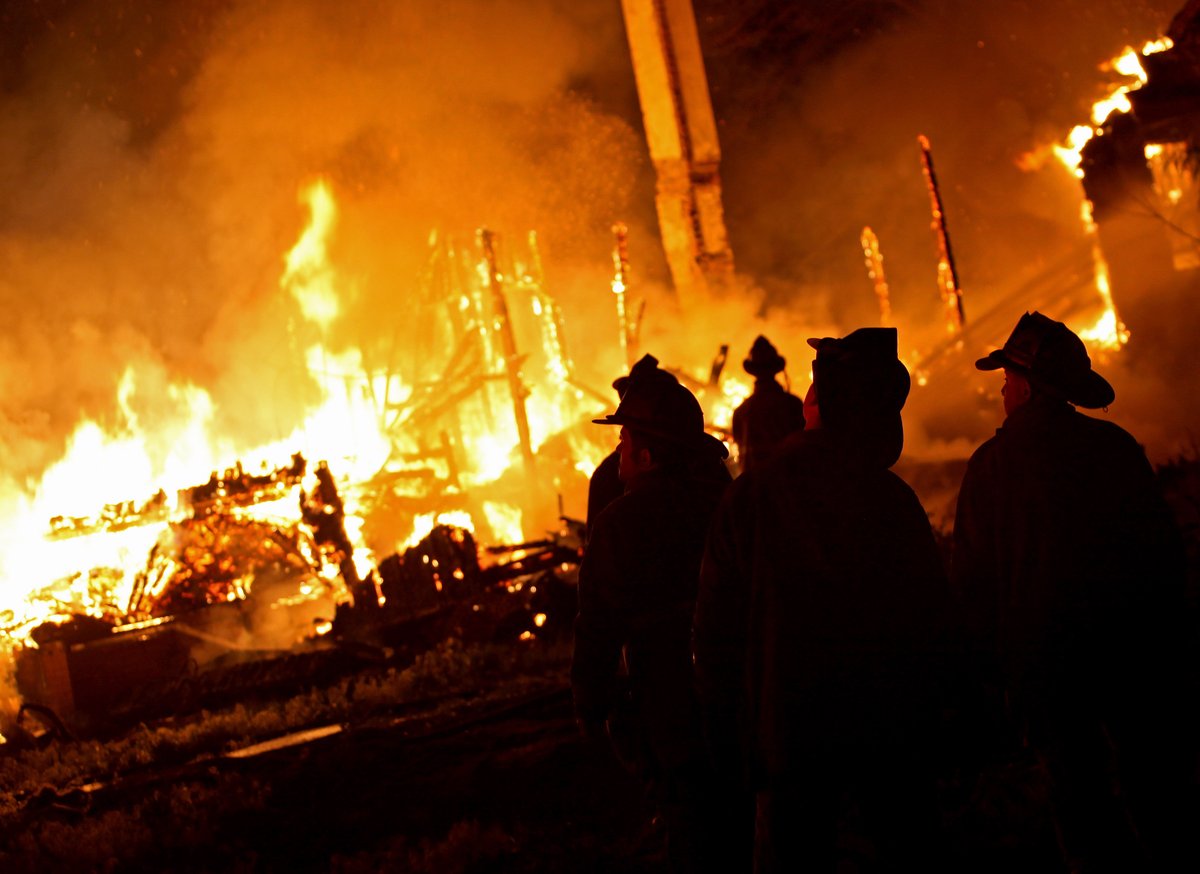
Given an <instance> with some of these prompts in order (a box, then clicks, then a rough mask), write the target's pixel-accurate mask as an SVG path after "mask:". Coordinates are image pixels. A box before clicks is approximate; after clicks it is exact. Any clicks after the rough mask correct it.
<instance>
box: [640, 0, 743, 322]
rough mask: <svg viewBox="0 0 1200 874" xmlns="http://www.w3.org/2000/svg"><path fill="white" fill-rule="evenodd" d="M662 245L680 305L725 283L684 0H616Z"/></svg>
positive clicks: (716, 189)
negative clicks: (651, 173)
mask: <svg viewBox="0 0 1200 874" xmlns="http://www.w3.org/2000/svg"><path fill="white" fill-rule="evenodd" d="M621 9H622V12H623V14H624V17H625V32H626V35H627V36H628V38H629V53H630V57H631V59H632V61H633V73H634V79H635V81H636V84H637V91H638V102H639V103H640V104H641V107H642V121H643V123H644V128H645V132H646V144H647V146H648V147H649V150H650V158H651V160H652V161H653V162H654V168H655V172H656V174H657V177H658V184H657V188H656V193H655V197H654V201H655V206H656V207H657V210H658V225H659V230H660V232H661V234H662V243H663V251H664V253H665V254H666V256H667V266H668V267H669V268H670V271H671V278H672V280H673V281H674V284H675V293H676V294H677V295H678V296H679V301H680V303H681V304H682V305H683V306H684V307H685V308H687V307H689V306H692V305H695V304H696V303H701V302H703V301H705V300H706V299H708V298H711V297H713V296H715V295H717V294H720V293H721V292H722V291H724V290H725V289H727V288H728V287H729V286H730V284H731V282H732V280H733V250H732V249H731V248H730V246H729V236H728V234H727V232H726V229H725V213H724V208H723V206H722V204H721V177H720V172H719V171H720V164H721V147H720V143H719V142H718V139H717V122H716V118H715V116H714V115H713V108H712V100H711V99H710V97H709V93H708V78H707V75H706V74H705V71H704V56H703V55H702V53H701V51H700V36H699V32H698V30H697V27H696V13H695V10H694V9H693V8H692V0H621Z"/></svg>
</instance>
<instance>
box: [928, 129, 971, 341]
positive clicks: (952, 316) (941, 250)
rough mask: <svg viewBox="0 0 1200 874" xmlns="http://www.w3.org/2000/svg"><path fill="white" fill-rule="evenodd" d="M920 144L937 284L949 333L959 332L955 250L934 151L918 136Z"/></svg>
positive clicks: (961, 315) (961, 317)
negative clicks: (934, 240) (935, 245)
mask: <svg viewBox="0 0 1200 874" xmlns="http://www.w3.org/2000/svg"><path fill="white" fill-rule="evenodd" d="M917 144H918V145H919V146H920V147H921V169H922V170H924V172H925V184H926V185H927V186H928V187H929V208H930V211H931V212H932V213H933V224H932V227H933V232H934V234H935V235H936V236H937V242H938V288H940V289H941V292H942V301H943V302H944V303H945V305H946V313H947V316H948V322H949V329H950V332H951V333H962V329H963V328H964V327H965V326H966V323H967V318H966V315H965V314H964V313H963V300H962V298H963V295H962V286H960V285H959V284H958V270H957V269H956V268H955V266H954V253H953V252H952V251H951V249H950V231H949V230H948V229H947V227H946V211H945V208H944V207H943V206H942V192H941V189H940V188H938V181H937V174H936V173H935V172H934V170H933V153H932V152H931V151H930V149H929V140H928V139H927V138H926V137H924V136H919V137H917Z"/></svg>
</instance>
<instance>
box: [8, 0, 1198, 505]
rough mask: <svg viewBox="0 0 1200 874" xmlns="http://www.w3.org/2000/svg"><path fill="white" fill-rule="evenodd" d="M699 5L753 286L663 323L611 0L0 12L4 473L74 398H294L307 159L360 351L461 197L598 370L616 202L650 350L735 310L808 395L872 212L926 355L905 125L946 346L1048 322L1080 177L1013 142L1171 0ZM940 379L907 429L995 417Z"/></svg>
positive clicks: (648, 210)
mask: <svg viewBox="0 0 1200 874" xmlns="http://www.w3.org/2000/svg"><path fill="white" fill-rule="evenodd" d="M43 7H45V8H43ZM696 7H697V13H698V17H699V20H700V30H701V37H702V40H704V43H705V50H706V55H707V59H708V65H709V75H710V79H711V82H712V91H713V99H714V104H715V108H716V111H717V115H718V117H719V119H720V121H721V132H722V136H723V143H722V144H723V150H724V153H725V156H726V157H725V163H724V165H723V179H724V185H725V196H726V206H727V219H728V224H729V228H730V234H731V239H732V243H733V247H734V252H735V257H736V258H737V263H738V269H739V273H740V274H741V276H742V277H743V278H744V283H745V288H746V290H745V292H744V293H743V294H741V295H739V296H738V298H737V299H736V300H734V301H727V302H726V303H724V304H723V305H722V306H721V308H720V309H719V310H714V311H710V312H709V313H707V314H703V315H701V316H696V315H695V314H690V319H689V321H688V322H687V323H686V330H680V328H679V325H680V323H679V322H677V321H675V320H674V316H675V314H674V313H673V312H672V310H671V307H670V304H669V303H668V302H667V301H666V299H665V297H664V295H662V294H660V293H658V292H657V291H656V289H661V287H663V286H665V283H666V274H665V268H664V263H663V260H662V256H661V253H660V252H659V251H658V250H657V229H656V227H655V225H654V213H653V205H652V196H653V173H652V168H651V167H650V166H649V161H648V158H647V157H646V155H645V146H644V144H643V142H642V140H641V134H640V119H639V118H638V115H637V106H636V101H635V98H634V86H633V76H632V71H631V70H630V67H629V59H628V51H627V48H626V46H625V42H624V32H623V23H622V21H621V18H620V10H619V6H618V4H616V3H615V2H610V0H603V2H602V0H587V2H578V0H464V2H457V3H454V4H451V5H447V4H444V3H436V2H433V0H412V2H405V3H388V2H383V0H347V2H344V3H340V4H336V5H331V4H327V3H320V2H316V0H312V2H292V0H288V2H284V0H278V2H265V3H262V2H256V3H249V2H237V0H206V2H200V3H169V4H162V3H157V2H151V0H125V2H121V3H98V2H70V0H61V2H58V3H56V4H38V5H33V6H30V7H28V8H22V9H20V10H6V11H5V12H3V13H0V15H3V16H4V21H3V24H4V33H5V36H4V39H5V41H6V44H5V46H4V53H3V58H4V60H3V66H2V67H0V76H2V78H0V119H2V121H0V123H2V124H3V127H4V136H3V138H0V191H3V192H4V196H3V198H0V264H3V270H0V304H2V305H3V309H4V312H5V316H6V328H7V330H6V331H5V332H4V335H3V336H2V337H0V450H2V451H3V453H4V457H5V471H4V474H3V476H4V477H5V478H6V479H7V481H8V483H7V484H8V486H9V487H11V488H21V487H25V486H27V485H29V484H30V483H33V482H36V479H37V477H38V475H39V474H40V472H41V471H42V470H43V469H44V468H45V467H46V465H47V464H48V463H50V462H52V461H53V460H54V459H55V458H57V457H58V456H59V455H60V454H61V452H62V449H63V446H64V441H65V440H66V438H67V436H68V435H69V434H70V433H71V432H72V430H73V429H74V428H75V426H76V425H77V423H78V422H79V421H80V420H82V419H84V418H91V419H94V420H97V421H99V422H100V423H101V424H102V425H112V426H117V427H119V426H120V424H121V421H122V419H121V417H122V415H127V414H128V411H129V410H130V409H132V410H133V411H134V412H136V414H137V416H138V419H139V422H141V423H142V424H151V425H152V424H153V422H154V421H155V419H156V418H159V419H162V420H163V421H168V420H169V419H170V418H171V415H172V405H173V404H177V403H179V400H178V398H177V397H175V396H173V395H172V394H171V393H170V392H169V391H167V387H168V386H169V385H170V384H172V383H176V382H180V381H185V382H190V383H192V384H195V385H197V386H200V387H202V388H204V389H205V390H206V391H208V392H209V393H210V394H211V396H212V399H213V404H214V412H213V420H214V422H215V423H218V424H217V425H215V426H214V427H216V428H219V430H220V431H221V432H222V433H223V435H224V436H225V437H226V438H227V439H228V440H229V441H230V445H231V448H232V449H233V450H236V448H237V447H238V446H249V445H253V444H255V443H259V442H262V441H264V440H267V439H271V438H273V437H277V436H281V435H284V434H287V433H288V432H289V431H290V429H291V427H292V426H293V425H294V424H295V423H296V422H297V421H298V420H299V419H300V418H301V417H302V416H303V414H304V412H305V405H306V403H307V402H308V401H310V400H311V399H312V398H313V397H314V386H313V385H312V383H311V381H310V378H309V375H308V372H307V369H306V367H305V366H304V360H303V352H304V349H305V348H306V347H307V345H308V343H309V340H310V339H311V337H309V336H307V335H306V332H311V330H312V329H311V328H309V327H306V326H305V324H304V323H303V320H302V319H300V318H299V317H298V313H297V309H296V305H295V302H294V301H292V300H291V299H290V298H289V297H288V296H287V295H286V294H285V293H283V292H282V291H281V290H280V287H279V277H280V274H281V272H282V267H283V263H282V256H283V253H285V252H286V251H287V250H288V248H289V247H290V246H291V245H292V243H293V242H294V241H295V239H296V237H297V235H298V233H299V231H300V229H301V228H302V227H303V225H304V223H305V222H306V220H307V212H306V209H305V207H304V206H303V205H302V204H301V203H300V202H299V201H298V199H297V193H298V190H299V189H300V187H301V186H302V185H303V184H304V183H305V182H306V181H309V180H311V179H313V178H315V177H317V176H318V175H324V176H325V177H327V178H329V179H330V180H331V181H332V184H333V186H334V189H335V192H336V195H337V197H338V203H339V206H340V209H341V214H340V223H339V225H338V228H337V232H336V234H335V237H334V239H333V242H332V245H333V251H331V258H332V260H333V261H334V262H335V263H336V264H337V266H338V269H339V272H340V275H341V277H342V279H343V284H342V287H341V289H340V290H341V293H342V303H343V314H342V316H341V318H340V319H339V320H338V321H337V322H336V323H335V324H334V325H333V327H332V335H331V336H328V337H326V338H325V339H326V341H327V342H328V343H329V344H330V345H331V346H332V347H334V348H336V347H338V346H339V345H354V346H358V347H361V348H362V350H363V353H364V356H366V358H367V362H366V363H367V364H368V365H369V366H370V365H378V364H380V363H383V362H389V361H394V360H395V358H394V356H395V350H396V348H397V346H399V347H400V348H401V349H404V348H405V347H406V342H407V339H408V337H407V335H406V334H405V331H406V330H412V322H411V319H409V318H407V316H408V315H409V314H410V313H411V312H412V310H413V307H414V306H415V300H416V299H417V298H418V297H419V295H420V293H421V291H420V280H419V276H420V273H421V269H422V267H423V266H424V264H425V263H426V259H427V257H428V247H427V242H426V241H427V238H428V235H429V232H430V231H431V230H432V229H435V228H436V229H439V230H440V232H442V233H444V234H454V235H458V237H459V238H460V239H462V240H464V241H469V240H470V234H471V232H472V231H473V230H474V229H475V228H477V227H479V226H484V225H486V226H489V227H492V228H495V229H496V230H499V231H501V232H503V233H507V234H510V235H513V236H517V235H522V234H524V232H525V231H526V230H529V229H537V230H538V231H539V233H540V234H541V239H542V243H543V247H544V251H543V255H544V258H545V264H546V269H547V274H548V276H547V278H548V281H549V285H550V287H551V290H552V291H553V292H555V294H556V295H558V297H559V298H560V300H561V302H562V304H563V306H564V309H565V314H566V323H567V339H568V342H569V344H570V346H571V347H572V351H573V352H574V353H575V356H576V358H577V360H579V361H580V362H581V364H582V366H583V367H584V369H585V370H586V369H590V370H591V371H592V372H591V373H586V374H585V376H586V377H588V378H589V379H591V380H592V381H593V383H594V384H596V385H598V386H604V385H606V384H607V382H608V380H609V379H611V376H612V371H613V370H615V369H616V368H618V367H619V366H620V365H619V361H618V354H617V352H616V349H615V348H614V347H615V342H614V336H613V335H614V334H615V331H610V330H607V329H604V330H602V329H600V328H598V327H597V326H604V325H607V324H611V321H612V314H611V305H612V304H611V296H610V295H608V294H607V291H606V286H607V279H608V275H609V262H608V257H609V245H610V239H609V227H610V225H611V223H612V222H613V221H614V220H616V219H622V220H625V221H627V222H628V223H630V225H631V228H632V230H631V254H632V256H633V262H634V269H635V279H636V280H637V281H638V282H640V283H641V286H640V288H639V289H638V290H639V292H641V293H644V294H647V295H648V296H649V297H650V306H649V308H648V310H647V316H646V319H647V323H646V330H645V337H646V342H645V347H646V348H647V349H648V350H649V351H653V352H655V353H656V354H658V355H659V357H660V358H663V359H664V360H667V361H668V362H670V361H672V360H674V361H676V362H678V363H681V364H686V365H688V366H691V367H694V368H695V367H702V366H703V365H704V363H705V362H706V361H707V360H708V357H709V356H710V355H711V354H712V353H713V352H715V350H716V348H717V345H718V344H719V343H721V342H727V343H730V344H732V349H731V352H730V361H731V367H737V364H738V362H740V360H741V358H742V357H744V355H745V353H746V351H747V350H748V348H749V345H750V342H751V341H752V340H753V338H754V335H755V334H756V333H759V332H760V331H761V332H765V333H768V335H771V336H772V339H774V340H775V341H776V342H777V344H778V345H779V346H780V348H781V351H782V352H783V353H784V354H785V355H786V356H787V357H788V358H789V360H790V362H791V366H790V368H789V370H790V372H791V375H792V379H793V382H794V383H800V384H801V385H799V388H800V389H801V390H802V388H803V385H802V384H803V383H804V381H805V380H806V377H807V362H808V360H809V353H808V349H807V347H806V346H804V344H803V338H804V337H806V336H809V335H812V334H823V333H829V332H834V331H842V332H844V331H847V330H850V329H852V328H853V327H856V326H858V325H863V324H873V323H875V322H876V320H877V313H876V311H875V309H874V307H875V302H874V297H873V295H872V291H871V287H870V284H869V283H868V281H867V279H866V274H865V270H864V268H863V266H862V256H861V252H860V249H859V246H858V235H859V233H860V231H861V230H862V228H863V226H864V225H870V226H871V227H872V228H874V229H875V231H876V233H877V234H878V235H879V238H880V241H881V245H882V249H883V252H884V256H885V259H886V260H885V264H886V267H887V270H888V279H889V282H890V284H891V289H892V306H893V310H894V311H895V313H896V320H897V323H898V324H899V326H900V328H901V331H902V347H903V348H904V349H905V350H906V351H910V350H925V351H928V350H929V349H931V348H933V347H934V346H935V345H936V343H937V341H938V340H939V339H940V336H941V334H940V332H941V327H940V326H941V318H942V317H941V310H940V307H941V304H940V302H939V301H938V298H937V291H936V286H935V282H934V271H935V255H934V243H933V239H932V236H931V234H930V232H929V212H928V198H927V194H926V191H925V187H924V181H923V179H922V177H921V173H920V165H919V162H918V155H917V147H916V137H917V135H918V134H925V135H927V136H928V137H929V138H930V139H931V141H932V143H933V148H934V153H935V157H936V160H937V163H938V170H939V174H940V176H941V180H942V184H943V193H944V196H945V201H946V207H947V212H948V217H949V221H950V228H951V232H952V234H953V235H954V237H953V241H954V245H955V249H956V254H957V257H958V264H959V270H960V275H961V278H962V282H963V285H964V287H965V288H966V291H967V312H968V318H969V319H975V320H982V323H983V326H982V327H981V329H980V332H979V333H978V334H977V335H975V336H973V337H972V338H971V342H973V343H976V344H978V345H979V346H981V347H982V346H985V345H986V344H987V343H995V342H999V341H1001V340H1002V339H1003V337H1004V335H1005V334H1006V333H1007V330H1008V327H1009V326H1011V324H1013V323H1014V322H1015V320H1016V318H1017V317H1018V316H1019V315H1020V313H1021V312H1022V311H1024V309H1025V308H1027V307H1033V306H1039V307H1043V308H1045V309H1046V310H1047V311H1048V312H1050V314H1052V315H1058V316H1060V317H1064V318H1065V317H1066V314H1065V313H1056V312H1055V311H1054V307H1053V305H1052V304H1053V301H1052V300H1050V301H1048V302H1043V301H1042V300H1041V299H1040V297H1039V295H1041V294H1042V286H1043V285H1045V284H1046V283H1047V282H1050V281H1052V280H1047V279H1046V277H1069V281H1071V282H1075V283H1079V282H1083V281H1087V277H1086V276H1084V277H1082V279H1081V278H1080V277H1078V276H1076V275H1075V274H1074V273H1073V272H1072V271H1073V270H1074V265H1076V264H1077V263H1079V262H1080V260H1081V259H1082V261H1083V262H1084V263H1085V264H1086V259H1087V256H1086V242H1085V241H1084V239H1083V231H1082V227H1081V225H1080V222H1079V218H1078V213H1079V207H1080V193H1079V189H1078V185H1077V183H1076V182H1075V181H1074V180H1073V179H1071V178H1070V177H1069V176H1068V175H1067V174H1066V173H1065V172H1064V171H1062V170H1061V169H1060V168H1057V167H1053V166H1049V165H1047V166H1046V167H1044V168H1043V169H1041V170H1038V171H1026V170H1022V169H1020V168H1019V167H1018V160H1019V159H1020V157H1021V156H1022V155H1024V154H1026V153H1029V152H1031V151H1032V150H1034V149H1036V148H1037V147H1039V146H1044V145H1045V144H1047V143H1050V142H1054V141H1058V140H1060V139H1061V138H1062V137H1063V136H1064V135H1065V133H1066V132H1067V131H1068V130H1069V129H1070V127H1071V126H1072V125H1074V124H1076V123H1079V122H1081V121H1084V120H1085V119H1086V116H1087V112H1088V108H1089V106H1090V103H1091V101H1092V100H1093V99H1095V97H1096V96H1097V95H1098V93H1099V91H1100V89H1101V83H1100V74H1099V73H1098V72H1097V65H1098V64H1099V63H1100V62H1101V61H1103V60H1104V59H1107V58H1110V57H1112V56H1113V55H1115V54H1117V53H1118V52H1119V51H1120V50H1121V49H1122V48H1123V47H1124V46H1125V45H1127V44H1131V43H1139V42H1141V41H1142V40H1144V39H1148V38H1151V37H1154V36H1157V35H1159V34H1160V33H1161V32H1162V31H1163V30H1164V28H1165V27H1166V25H1167V23H1168V21H1169V19H1170V16H1171V15H1172V14H1173V13H1174V12H1175V11H1176V7H1177V0H1145V2H1137V0H1057V2H1053V3H1030V2H1025V0H1003V2H994V3H987V4H974V3H959V2H950V0H926V2H917V0H910V2H901V0H890V2H888V0H874V2H865V0H864V2H844V3H838V4H777V3H767V2H760V3H749V4H722V3H716V2H713V0H696ZM730 7H736V8H734V9H731V8H730ZM826 7H827V8H826ZM1081 253H1083V254H1082V255H1081ZM1062 281H1064V282H1066V281H1068V280H1067V279H1063V280H1062ZM988 313H994V314H993V315H992V316H991V319H992V321H987V319H986V318H983V317H985V316H987V314H988ZM978 351H979V352H982V351H983V349H982V348H980V349H979V350H978ZM410 357H412V356H410ZM130 368H132V371H133V376H134V386H135V389H134V391H133V392H132V393H131V394H130V395H129V396H128V397H127V398H126V402H125V405H124V411H122V409H121V408H120V407H119V405H118V404H117V403H116V400H115V398H116V396H117V389H118V385H119V384H120V382H121V379H122V377H123V376H124V375H125V374H126V372H127V370H129V369H130ZM941 390H942V391H944V392H946V393H947V394H949V393H953V392H957V393H958V395H957V397H956V398H955V399H949V398H948V397H943V396H939V397H938V398H936V401H931V400H929V399H922V400H919V401H918V400H917V399H916V398H914V410H915V411H917V412H919V414H920V415H921V416H922V417H924V418H925V419H926V420H927V422H929V423H932V424H930V426H929V427H928V428H926V427H924V426H922V427H912V426H910V434H913V435H921V434H923V433H924V432H925V431H929V434H930V437H931V439H932V440H934V441H940V442H941V443H942V444H944V445H949V446H954V447H961V446H962V445H963V443H962V441H964V440H969V439H973V437H974V436H975V435H978V434H979V433H982V432H985V431H986V428H987V426H989V425H990V424H992V423H994V417H993V414H992V412H991V411H990V410H988V412H987V413H986V414H985V413H983V412H981V405H980V401H979V399H978V398H977V397H976V396H975V395H974V394H972V393H970V392H968V391H965V390H963V388H962V386H961V384H959V383H951V384H950V387H946V385H945V384H943V388H942V389H941ZM1147 391H1149V389H1147ZM1116 413H1117V411H1116V410H1114V414H1116ZM989 417H992V418H989ZM1117 418H1118V419H1119V418H1120V417H1119V415H1118V416H1117ZM963 421H968V422H970V423H972V424H970V425H968V426H963V425H962V424H961V423H962V422H963ZM147 430H153V429H152V428H150V429H147ZM169 441H170V435H169V434H167V435H166V436H164V442H165V443H169ZM151 448H152V449H153V448H154V447H151ZM166 450H167V446H165V445H164V447H162V451H164V452H165V451H166Z"/></svg>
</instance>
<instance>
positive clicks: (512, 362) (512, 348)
mask: <svg viewBox="0 0 1200 874" xmlns="http://www.w3.org/2000/svg"><path fill="white" fill-rule="evenodd" d="M479 245H480V246H482V247H483V258H484V261H485V262H486V264H487V272H488V277H487V280H488V291H489V292H491V295H492V308H493V309H494V311H495V314H496V322H495V328H496V332H497V333H498V334H499V335H500V343H501V348H502V349H503V351H504V375H505V377H506V378H507V379H508V390H509V393H510V394H511V395H512V402H513V419H514V420H515V421H516V424H517V438H518V440H519V441H520V443H521V457H522V458H523V459H525V470H526V471H527V472H528V473H530V474H532V473H533V441H532V439H531V438H530V435H529V417H528V415H527V414H526V411H525V398H526V397H527V396H528V394H529V390H528V389H527V388H525V384H524V383H523V382H522V381H521V371H520V366H521V361H520V356H519V355H518V354H517V341H516V339H515V338H514V337H513V329H512V322H511V320H510V319H509V317H508V302H507V301H506V300H505V298H504V285H503V283H502V277H501V275H500V267H499V266H498V264H497V261H496V235H495V234H494V233H492V232H491V231H489V230H488V229H487V228H480V230H479Z"/></svg>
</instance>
